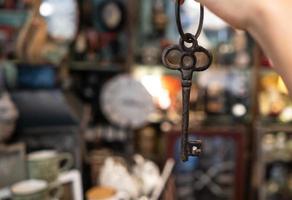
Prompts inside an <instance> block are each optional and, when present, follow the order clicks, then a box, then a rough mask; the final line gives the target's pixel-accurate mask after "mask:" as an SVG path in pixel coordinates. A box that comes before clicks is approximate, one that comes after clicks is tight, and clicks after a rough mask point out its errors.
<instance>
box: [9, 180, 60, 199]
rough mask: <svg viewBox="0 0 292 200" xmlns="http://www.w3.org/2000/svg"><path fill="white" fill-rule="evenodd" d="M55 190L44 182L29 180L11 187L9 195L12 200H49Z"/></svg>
mask: <svg viewBox="0 0 292 200" xmlns="http://www.w3.org/2000/svg"><path fill="white" fill-rule="evenodd" d="M55 189H56V188H54V187H49V185H48V183H47V182H46V181H44V180H37V179H31V180H26V181H22V182H19V183H16V184H14V185H12V186H11V194H12V199H13V200H50V199H51V198H54V197H55V196H54V195H52V196H51V194H52V192H51V191H53V190H55Z"/></svg>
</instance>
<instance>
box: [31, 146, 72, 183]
mask: <svg viewBox="0 0 292 200" xmlns="http://www.w3.org/2000/svg"><path fill="white" fill-rule="evenodd" d="M62 163H63V164H62ZM27 164H28V175H29V178H30V179H41V180H45V181H47V182H48V183H51V182H53V181H55V180H57V178H58V176H59V174H60V173H61V172H64V171H67V170H69V169H70V168H71V167H72V165H73V158H72V156H71V154H69V153H58V152H57V151H54V150H43V151H37V152H33V153H30V154H29V155H28V158H27ZM61 164H62V165H61Z"/></svg>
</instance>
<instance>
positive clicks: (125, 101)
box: [101, 75, 154, 128]
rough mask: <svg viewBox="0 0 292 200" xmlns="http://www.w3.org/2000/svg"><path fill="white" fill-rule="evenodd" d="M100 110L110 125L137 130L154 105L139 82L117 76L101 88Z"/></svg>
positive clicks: (126, 76) (127, 77)
mask: <svg viewBox="0 0 292 200" xmlns="http://www.w3.org/2000/svg"><path fill="white" fill-rule="evenodd" d="M101 109H102V111H103V113H104V114H105V115H106V117H107V118H108V119H109V120H110V121H111V122H112V123H114V124H117V125H119V126H121V127H125V128H127V127H129V128H138V127H140V126H142V125H144V124H145V123H146V122H147V119H148V116H149V115H150V114H151V113H152V112H153V111H154V104H153V101H152V97H151V96H150V94H149V93H148V92H147V90H146V89H145V88H144V86H143V85H142V84H141V83H140V82H138V81H136V80H135V79H133V78H132V77H131V76H129V75H119V76H117V77H115V78H113V79H112V80H110V81H109V82H108V83H106V84H105V86H104V87H103V89H102V92H101Z"/></svg>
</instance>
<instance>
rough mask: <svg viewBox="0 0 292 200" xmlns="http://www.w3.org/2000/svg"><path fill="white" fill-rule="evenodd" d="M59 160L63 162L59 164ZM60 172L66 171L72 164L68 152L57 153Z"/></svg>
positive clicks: (71, 158)
mask: <svg viewBox="0 0 292 200" xmlns="http://www.w3.org/2000/svg"><path fill="white" fill-rule="evenodd" d="M61 162H65V163H64V165H63V166H61ZM59 163H60V172H65V171H68V170H69V169H70V168H71V167H72V166H73V157H72V155H71V154H70V153H61V154H60V155H59Z"/></svg>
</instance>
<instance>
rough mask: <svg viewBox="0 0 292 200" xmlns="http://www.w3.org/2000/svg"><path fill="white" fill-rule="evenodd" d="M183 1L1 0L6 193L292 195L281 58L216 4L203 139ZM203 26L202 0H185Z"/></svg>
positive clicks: (201, 84)
mask: <svg viewBox="0 0 292 200" xmlns="http://www.w3.org/2000/svg"><path fill="white" fill-rule="evenodd" d="M174 2H175V1H172V0H0V199H3V200H4V199H5V200H7V199H17V200H43V199H45V200H47V199H60V200H81V199H87V200H99V199H100V200H124V199H125V200H127V199H133V200H148V199H149V200H150V199H151V200H156V199H157V200H158V199H164V200H172V199H173V200H175V199H178V200H180V199H184V200H210V199H213V200H247V199H250V200H253V199H255V200H256V199H258V200H288V199H292V168H291V164H292V135H291V133H292V125H291V122H292V103H291V100H290V98H289V96H288V92H287V89H286V87H285V85H284V83H283V81H282V79H281V78H280V77H279V76H278V75H277V74H276V73H275V72H274V71H273V69H272V68H271V64H270V62H269V59H268V58H266V57H265V55H264V54H263V53H262V51H261V49H260V48H259V47H258V46H257V44H255V43H254V42H253V40H252V39H251V37H250V36H249V35H248V34H247V33H246V32H243V31H239V30H235V29H233V28H232V27H230V26H228V25H227V24H226V23H225V22H223V21H222V20H220V19H219V18H217V17H216V16H214V15H213V14H212V13H210V12H209V11H208V10H206V13H205V21H204V27H203V31H202V34H201V36H200V38H199V44H200V45H201V46H204V47H206V48H207V49H209V50H210V51H211V52H212V54H213V57H214V62H213V64H212V66H211V67H210V69H209V70H207V71H204V72H200V73H195V75H194V78H193V86H192V93H191V99H190V104H191V106H190V131H189V133H190V137H191V138H192V139H201V140H202V141H203V144H204V145H203V153H202V155H201V156H200V157H199V158H190V159H189V161H188V162H185V163H183V162H182V161H180V136H181V135H180V134H181V131H180V127H181V112H182V98H181V81H180V74H179V72H177V71H171V70H168V69H167V68H165V67H164V66H162V62H161V53H162V50H163V49H164V48H165V47H167V46H168V45H171V44H176V43H177V42H178V41H179V34H178V32H177V28H176V23H175V7H174ZM181 12H182V13H181V20H182V24H183V27H184V30H185V32H190V33H195V32H196V29H197V25H198V21H199V14H200V13H199V4H197V3H195V2H193V1H191V0H188V1H186V2H185V4H184V5H183V6H182V8H181Z"/></svg>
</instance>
